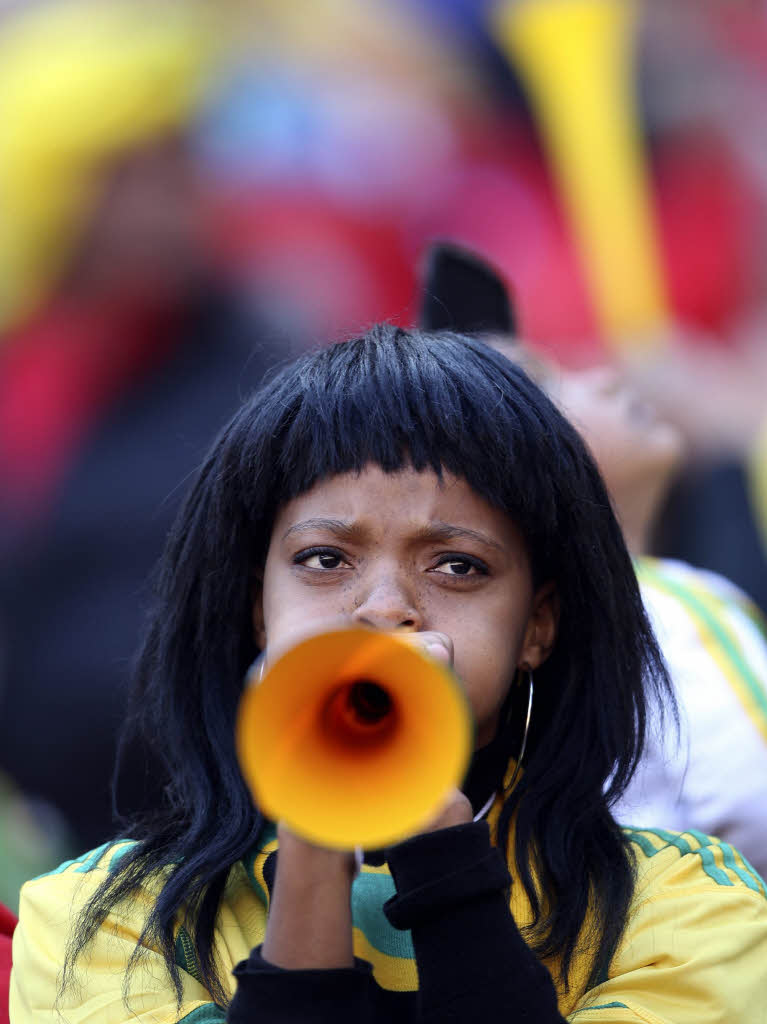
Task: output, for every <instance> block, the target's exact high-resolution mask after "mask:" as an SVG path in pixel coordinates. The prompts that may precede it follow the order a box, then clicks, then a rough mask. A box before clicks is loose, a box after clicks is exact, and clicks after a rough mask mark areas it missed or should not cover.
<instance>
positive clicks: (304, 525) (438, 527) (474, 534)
mask: <svg viewBox="0 0 767 1024" xmlns="http://www.w3.org/2000/svg"><path fill="white" fill-rule="evenodd" d="M308 530H327V531H329V532H330V533H333V534H335V535H336V536H337V537H340V538H344V539H346V540H358V539H360V538H361V537H362V536H363V535H364V533H365V530H364V528H363V527H361V526H358V525H356V524H355V523H349V522H346V521H345V520H343V519H323V518H316V519H303V520H302V521H301V522H300V523H294V524H293V525H292V526H289V527H288V529H287V530H286V531H285V533H284V534H283V535H282V539H283V540H286V539H287V538H288V537H290V536H292V535H293V534H295V533H304V532H306V531H308ZM462 538H464V539H468V540H474V541H478V542H479V543H480V544H485V545H486V546H487V547H491V548H495V549H496V550H498V551H502V552H504V551H505V548H504V547H503V545H502V544H499V543H498V541H497V540H494V539H493V538H492V537H488V536H487V534H484V533H480V532H479V530H471V529H469V527H468V526H456V525H455V524H453V523H445V522H442V521H437V522H434V523H429V524H428V525H426V526H422V527H419V528H418V529H417V530H416V531H415V534H414V539H415V540H418V541H431V542H434V541H448V540H460V539H462Z"/></svg>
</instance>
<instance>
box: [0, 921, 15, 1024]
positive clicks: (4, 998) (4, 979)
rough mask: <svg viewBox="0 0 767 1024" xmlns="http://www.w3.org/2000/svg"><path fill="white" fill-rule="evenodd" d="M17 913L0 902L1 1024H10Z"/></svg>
mask: <svg viewBox="0 0 767 1024" xmlns="http://www.w3.org/2000/svg"><path fill="white" fill-rule="evenodd" d="M15 927H16V915H15V914H12V913H11V911H10V910H9V909H8V908H7V907H4V906H3V905H2V903H0V1024H10V1015H9V1010H8V992H9V987H10V981H11V936H12V935H13V930H14V928H15Z"/></svg>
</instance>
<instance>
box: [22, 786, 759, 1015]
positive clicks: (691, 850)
mask: <svg viewBox="0 0 767 1024" xmlns="http://www.w3.org/2000/svg"><path fill="white" fill-rule="evenodd" d="M499 810H500V804H499V803H497V804H496V805H495V806H494V807H493V809H492V810H491V812H490V818H489V821H490V828H491V833H492V830H493V828H494V822H495V821H496V820H497V816H498V813H499ZM627 835H628V838H629V840H630V844H631V848H632V850H633V852H634V854H635V857H636V887H635V893H634V898H633V904H632V908H631V912H630V917H629V921H628V925H627V927H626V930H625V933H624V936H623V939H622V941H621V943H620V945H619V947H618V950H617V952H616V954H615V956H614V958H613V961H612V963H611V965H610V967H609V970H608V972H607V976H606V977H604V978H603V979H602V980H601V981H600V983H599V984H598V985H597V986H596V987H594V988H592V989H591V990H589V991H583V988H584V985H585V978H586V976H587V973H588V967H587V963H586V958H585V957H584V956H580V957H579V956H578V954H576V957H575V961H574V966H573V970H572V973H571V977H570V988H569V990H567V991H566V990H565V988H564V986H563V985H562V984H561V983H560V982H559V980H558V978H559V970H558V967H559V965H558V964H557V963H556V962H548V963H545V966H546V967H547V968H548V970H549V972H550V974H551V976H552V978H553V979H554V984H555V986H556V998H557V1000H558V1006H559V1013H560V1014H561V1015H562V1016H563V1017H565V1018H567V1020H571V1021H575V1022H577V1024H591V1022H593V1024H741V1022H742V1024H763V1022H765V1021H767V889H766V888H765V883H764V882H763V881H762V879H761V878H760V877H759V875H758V874H757V873H756V872H755V871H754V870H753V869H752V868H751V866H750V865H749V864H748V862H747V861H746V860H744V858H743V857H742V856H741V855H740V854H739V853H738V852H737V851H736V850H734V849H733V848H732V847H730V846H729V845H727V844H726V843H723V842H721V841H719V840H717V839H713V838H710V837H707V836H705V835H703V834H701V833H699V832H686V833H683V834H676V833H670V832H665V831H659V830H652V829H643V830H627ZM276 847H277V840H276V838H275V834H274V831H273V830H267V831H265V833H264V834H263V837H262V839H261V841H260V842H259V844H258V846H257V848H256V849H254V850H253V851H252V853H251V854H250V855H249V856H248V857H246V858H244V859H243V860H242V861H240V862H238V863H237V864H235V865H234V866H233V867H232V868H231V871H230V873H229V879H228V884H227V888H226V892H225V895H224V899H223V903H222V906H221V909H220V913H219V917H218V922H217V925H216V932H215V950H216V955H217V959H218V963H219V965H220V967H221V972H222V975H223V977H224V979H225V983H226V984H227V985H228V986H229V995H230V996H231V995H233V993H234V990H235V985H236V981H235V979H234V978H233V977H232V974H231V972H232V970H233V968H234V967H235V966H236V965H237V964H239V963H240V962H241V961H244V960H245V959H246V958H248V956H249V954H250V953H251V950H252V949H253V948H254V947H256V946H258V945H259V944H260V943H261V942H262V940H263V938H264V932H265V927H266V920H267V913H268V908H269V898H270V897H269V891H270V885H271V880H272V877H273V871H274V860H275V858H274V856H273V854H274V852H275V850H276ZM125 849H126V845H125V844H119V843H118V844H113V845H107V846H104V847H101V848H99V849H97V850H94V851H93V852H91V853H89V854H88V855H86V856H84V857H82V858H80V859H77V860H74V861H70V862H68V863H66V864H63V865H62V866H61V867H60V868H59V869H58V870H57V871H54V872H53V873H51V874H47V875H44V876H42V877H40V878H37V879H35V880H33V881H31V882H28V883H27V884H26V885H25V886H24V888H23V889H22V894H21V913H20V924H19V926H18V928H17V930H16V934H15V937H14V947H13V957H14V967H13V973H12V978H11V999H10V1011H11V1022H12V1024H33V1022H35V1024H37V1022H43V1021H46V1022H48V1021H49V1022H53V1021H60V1020H61V1019H62V1017H63V1019H64V1020H66V1021H68V1022H70V1024H92V1022H96V1021H98V1022H99V1024H127V1022H129V1021H138V1022H146V1024H149V1022H150V1021H151V1022H152V1024H170V1022H173V1021H178V1020H181V1021H184V1022H186V1024H221V1022H223V1021H225V1020H226V1010H225V1009H222V1008H220V1007H218V1006H216V1005H215V1004H214V1003H213V1001H212V1000H211V997H210V995H209V993H208V992H207V991H206V990H205V988H204V987H203V985H202V984H201V982H200V980H199V973H198V970H197V965H196V960H195V955H194V949H193V945H192V942H191V939H190V937H189V935H188V934H187V932H186V931H185V929H184V928H183V927H182V926H181V925H180V924H179V926H178V927H177V932H176V962H177V964H178V966H179V968H180V970H181V978H182V982H183V992H182V999H181V1005H180V1007H179V1006H178V1005H177V1002H176V996H175V992H174V989H173V986H172V984H171V982H170V979H169V976H168V973H167V970H166V967H165V964H164V961H163V959H162V957H161V955H160V953H159V951H158V950H156V949H152V948H147V949H146V950H145V956H144V957H143V959H142V960H141V961H140V962H139V965H138V967H137V969H136V971H135V973H134V974H133V975H132V976H131V984H130V991H129V995H128V1005H127V1006H126V1004H125V1002H124V998H123V982H124V980H125V970H126V965H127V963H128V960H129V958H130V956H131V953H132V952H133V950H134V948H135V946H136V943H137V941H138V939H139V935H140V933H141V931H142V927H143V924H144V921H145V920H146V916H147V913H148V911H149V908H150V906H151V902H152V899H153V896H154V892H153V889H152V887H151V886H150V887H147V888H145V889H143V890H141V891H140V892H138V893H137V894H136V895H135V896H134V897H133V898H132V899H131V900H130V901H129V902H127V903H126V904H124V905H123V906H122V907H121V908H119V909H117V910H115V911H113V912H112V913H111V914H110V916H109V917H108V918H107V920H106V921H105V922H104V924H103V926H102V928H101V929H100V931H99V932H98V934H97V936H96V938H95V940H94V942H93V945H92V947H91V948H90V950H89V951H88V952H87V953H86V955H85V956H84V958H83V960H82V961H81V963H80V966H79V971H78V975H77V978H76V983H75V984H74V985H72V986H70V987H69V988H68V989H67V990H66V991H65V992H64V993H63V995H61V996H60V997H59V1000H58V1003H57V992H58V985H59V980H60V969H61V966H62V962H63V959H64V952H65V947H66V943H67V938H68V935H69V932H70V927H71V923H72V919H73V915H74V914H76V913H77V912H78V910H79V909H80V908H82V906H83V905H84V903H85V901H86V900H87V899H88V897H89V896H90V894H91V893H92V892H93V891H94V889H95V887H96V886H97V885H98V884H99V883H100V882H101V881H102V880H103V879H104V877H105V875H106V874H107V873H108V872H110V871H111V870H114V867H115V865H116V864H117V863H118V861H119V858H120V856H121V855H122V854H123V853H124V851H125ZM499 860H502V858H499ZM158 883H159V880H158ZM508 892H509V896H508V898H509V901H510V902H509V905H510V909H511V913H512V915H513V918H514V920H515V921H516V923H517V925H518V926H519V927H520V928H524V926H525V925H526V924H528V923H529V922H530V920H531V910H530V906H529V903H528V902H527V899H526V897H525V894H524V890H523V888H522V886H521V885H520V884H518V883H515V882H513V881H512V885H511V887H510V889H509V890H508ZM394 894H395V884H394V880H393V878H392V875H391V874H390V871H389V869H388V868H387V867H386V866H382V867H373V866H369V865H363V866H362V869H361V872H360V874H359V875H358V877H357V878H356V880H355V882H354V885H353V920H354V945H355V954H356V956H357V957H359V958H361V959H362V960H366V961H368V962H369V963H370V964H372V968H373V972H374V978H375V981H376V982H377V985H378V986H380V987H381V988H382V989H384V990H386V991H387V993H389V994H391V996H392V1000H393V1002H392V1004H391V1005H392V1006H395V1005H397V999H398V998H401V1005H402V1011H403V1012H402V1014H401V1015H400V1016H398V1017H396V1019H398V1020H400V1021H406V1020H409V1019H416V1018H415V1017H413V1016H410V1015H409V1014H411V1013H412V1012H413V1011H412V1006H413V1004H414V1003H415V997H414V995H413V993H414V992H415V990H416V989H417V987H418V970H417V966H416V961H415V957H414V948H413V943H412V939H411V933H410V932H408V931H402V930H398V929H396V928H394V927H392V925H391V924H390V923H389V921H388V919H387V917H386V915H385V914H384V912H383V909H382V908H383V905H384V903H385V902H386V901H387V900H389V899H390V898H391V897H392V896H394ZM504 898H506V897H504ZM483 940H484V937H483V936H481V935H480V936H477V937H476V941H477V942H479V943H481V942H482V941H483ZM547 984H548V982H547ZM503 1009H504V1008H503V1007H499V1012H501V1011H502V1010H503ZM507 1009H508V1008H507ZM59 1013H60V1014H61V1015H62V1016H61V1017H59ZM259 1019H262V1018H261V1017H259ZM263 1019H266V1018H263ZM269 1019H271V1018H269ZM499 1019H508V1020H512V1019H514V1018H513V1015H509V1014H507V1016H506V1017H505V1018H504V1017H503V1016H499Z"/></svg>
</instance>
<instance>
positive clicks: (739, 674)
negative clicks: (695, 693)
mask: <svg viewBox="0 0 767 1024" xmlns="http://www.w3.org/2000/svg"><path fill="white" fill-rule="evenodd" d="M637 578H638V579H639V582H640V583H642V582H646V583H648V584H649V585H650V586H655V587H657V588H658V590H661V591H665V592H666V593H667V594H671V596H672V597H676V598H677V599H678V600H679V602H680V603H681V604H682V605H683V606H684V607H685V608H686V609H687V611H688V613H689V614H690V615H691V616H692V617H693V619H694V620H695V621H696V622H697V624H698V626H699V628H700V629H701V630H702V631H703V633H704V634H705V635H706V636H707V637H708V638H709V641H710V642H712V643H713V644H715V645H716V648H717V651H718V654H719V659H721V660H720V667H721V668H722V670H723V671H724V672H725V674H726V675H727V676H729V679H730V682H731V683H734V684H736V685H737V684H740V685H741V686H742V687H743V690H744V691H745V694H747V698H746V699H747V700H748V704H749V705H750V708H749V710H751V712H752V714H753V715H754V716H755V721H756V724H757V725H758V728H759V729H760V731H761V732H762V734H763V735H765V737H767V690H765V687H764V686H763V685H762V683H761V681H760V680H759V679H758V678H757V677H756V676H755V674H754V672H753V670H752V668H751V666H750V665H749V663H748V661H747V660H746V659H745V658H744V657H743V654H742V652H741V650H740V648H739V646H738V643H737V641H736V639H735V638H734V637H733V636H732V633H731V630H730V629H729V628H728V627H727V625H726V623H725V622H724V621H723V616H722V615H721V614H720V613H719V610H718V609H717V608H713V607H712V605H714V604H715V603H721V599H720V598H718V597H716V596H715V595H713V594H710V593H709V592H708V591H706V590H705V589H704V588H703V586H702V585H700V584H699V585H698V586H694V585H693V584H686V585H685V584H682V583H680V582H678V581H677V580H673V579H671V578H670V577H669V576H667V575H665V574H664V573H663V571H662V570H661V569H657V568H655V567H654V566H653V565H651V564H648V562H647V561H646V560H645V559H641V560H640V561H639V562H638V564H637ZM733 603H734V602H733ZM711 653H712V656H713V655H714V652H713V651H711ZM736 692H737V688H736ZM745 694H744V696H741V701H743V700H744V697H745Z"/></svg>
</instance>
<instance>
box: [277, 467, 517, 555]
mask: <svg viewBox="0 0 767 1024" xmlns="http://www.w3.org/2000/svg"><path fill="white" fill-rule="evenodd" d="M314 518H318V519H319V518H333V519H337V520H342V521H344V522H347V523H349V524H361V525H364V526H366V527H368V528H370V529H371V530H377V531H378V532H379V533H382V534H383V533H392V532H399V533H402V534H403V535H404V534H407V533H409V532H416V531H418V530H421V529H423V527H425V526H429V525H435V524H450V525H452V526H457V527H463V528H465V529H467V530H470V529H474V530H480V531H481V532H482V533H483V534H486V535H488V536H489V537H491V538H492V539H493V540H494V541H496V542H497V543H501V544H503V545H504V546H511V545H513V546H515V547H516V546H519V545H520V544H521V540H520V535H519V532H518V530H517V529H516V527H515V525H514V523H513V522H512V520H511V518H510V517H509V516H508V515H507V514H506V513H505V512H504V511H502V510H501V509H499V508H496V507H495V506H493V505H491V504H490V503H489V502H488V501H486V500H485V499H484V498H483V497H481V496H480V495H479V494H477V492H476V491H474V490H473V489H472V487H471V486H470V485H469V484H468V483H467V482H466V481H465V480H464V479H463V478H461V477H457V476H454V475H453V474H452V473H448V472H443V473H442V476H441V477H438V476H437V474H436V473H435V472H434V471H433V470H431V469H426V470H422V471H417V470H415V469H412V468H404V469H400V470H397V471H396V472H394V473H387V472H385V471H384V470H383V469H381V468H380V467H379V466H376V465H368V466H366V467H365V468H364V469H363V470H362V471H361V472H359V473H356V472H352V473H342V474H339V475H337V476H331V477H328V478H326V479H324V480H321V481H320V482H319V483H317V484H315V485H314V487H312V488H311V489H310V490H309V491H306V492H305V493H304V494H301V495H299V496H298V497H297V498H294V499H293V500H292V501H289V502H288V503H287V504H285V505H284V506H283V507H282V508H281V509H280V510H279V513H278V515H277V518H276V520H275V525H274V536H275V537H281V536H282V535H283V534H284V532H285V531H286V530H290V529H291V527H292V526H294V525H295V524H296V523H299V522H301V521H305V520H310V519H314Z"/></svg>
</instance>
